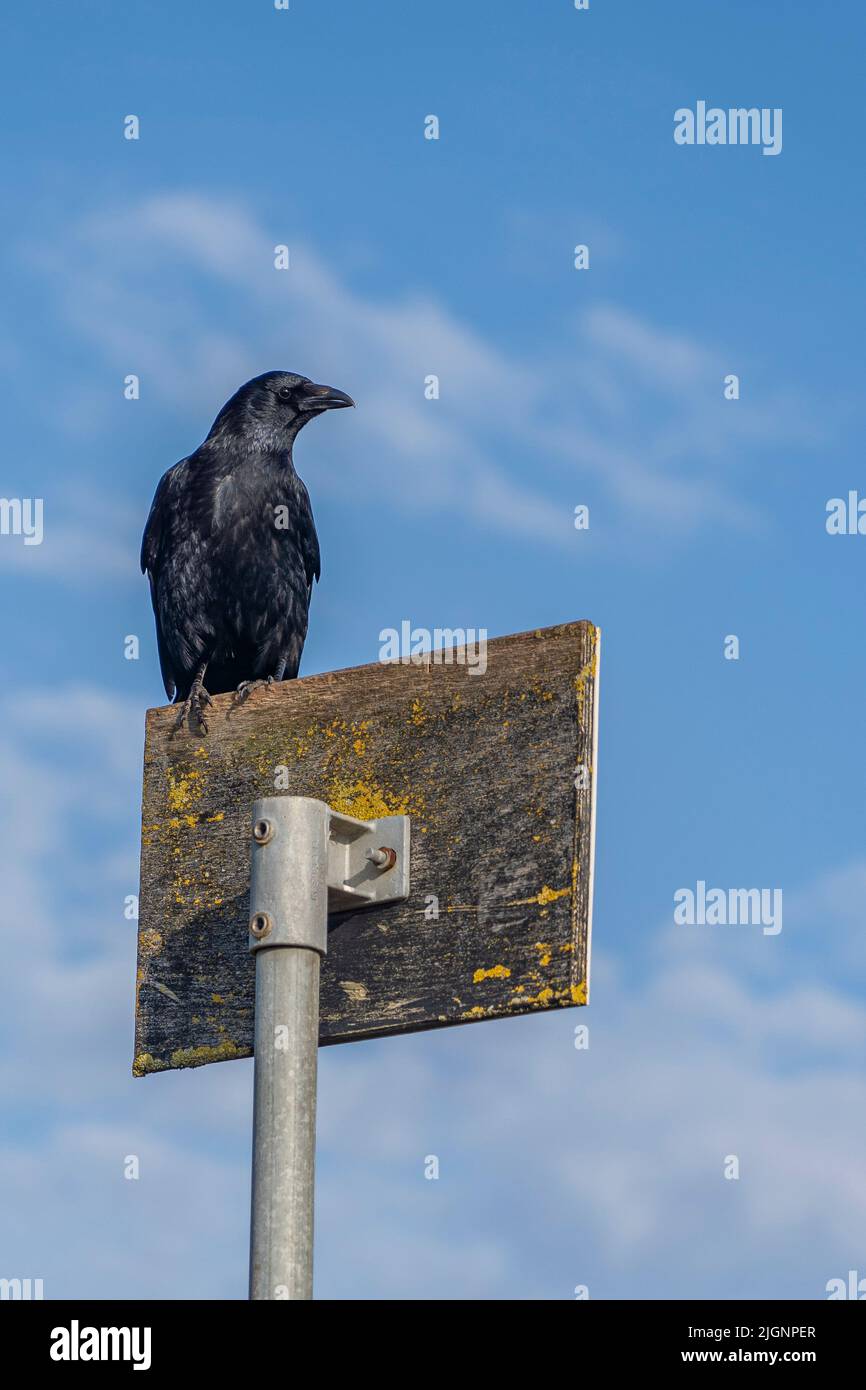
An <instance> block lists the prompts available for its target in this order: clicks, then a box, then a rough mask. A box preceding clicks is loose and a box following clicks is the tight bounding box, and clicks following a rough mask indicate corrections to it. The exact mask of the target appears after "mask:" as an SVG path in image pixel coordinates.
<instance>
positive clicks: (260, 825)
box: [253, 818, 274, 845]
mask: <svg viewBox="0 0 866 1390" xmlns="http://www.w3.org/2000/svg"><path fill="white" fill-rule="evenodd" d="M273 838H274V827H273V826H272V825H271V822H270V821H269V820H264V818H263V819H262V820H257V821H256V823H255V825H254V826H253V839H254V840H255V842H256V844H257V845H266V844H267V843H268V840H272V839H273Z"/></svg>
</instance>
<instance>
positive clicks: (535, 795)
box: [133, 622, 599, 1076]
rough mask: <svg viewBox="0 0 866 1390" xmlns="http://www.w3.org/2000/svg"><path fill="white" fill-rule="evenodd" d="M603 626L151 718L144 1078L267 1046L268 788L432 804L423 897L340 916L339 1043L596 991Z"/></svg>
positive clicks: (324, 1028)
mask: <svg viewBox="0 0 866 1390" xmlns="http://www.w3.org/2000/svg"><path fill="white" fill-rule="evenodd" d="M598 656H599V633H598V629H597V628H595V627H594V626H593V625H592V624H590V623H585V622H581V623H570V624H566V625H563V626H560V627H553V628H546V629H544V630H541V631H537V632H529V633H520V634H518V635H516V636H512V637H502V638H497V639H494V640H492V641H490V642H489V643H488V647H487V669H486V671H485V672H484V674H480V673H476V674H472V673H471V667H470V666H469V665H467V664H458V663H457V662H456V661H455V662H454V663H453V664H440V663H439V662H437V661H435V660H434V661H431V662H430V663H429V664H428V665H417V664H405V665H404V664H401V663H398V662H394V663H389V664H376V665H371V666H361V667H358V668H356V669H354V670H345V671H335V672H330V673H328V674H327V675H321V676H308V677H306V678H304V679H302V680H297V681H287V682H285V683H283V684H280V685H274V686H270V687H266V688H259V689H257V690H256V691H254V692H253V693H252V695H251V696H250V697H249V698H248V699H247V701H246V702H244V703H238V702H237V700H236V697H234V696H232V695H223V696H217V697H215V699H214V703H213V705H212V706H211V709H210V710H209V712H208V719H209V726H210V730H209V733H208V735H207V736H200V735H194V734H191V733H190V732H189V731H188V730H187V729H186V728H184V729H181V730H178V729H177V728H176V724H177V715H178V712H177V709H176V708H174V707H171V706H167V707H164V708H161V709H152V710H149V711H148V714H147V727H146V740H145V753H144V793H143V804H142V852H141V889H140V908H139V938H138V976H137V989H136V1041H135V1058H134V1062H133V1072H134V1074H135V1075H137V1076H141V1075H144V1074H145V1073H147V1072H153V1071H161V1070H164V1069H166V1068H169V1067H185V1066H198V1065H201V1064H203V1063H206V1062H216V1061H223V1060H226V1059H228V1058H232V1057H246V1056H250V1055H252V1051H253V1008H254V979H255V969H254V961H253V959H252V957H251V956H250V953H249V951H248V949H247V928H248V920H249V906H248V897H249V856H250V812H251V807H252V803H253V801H254V800H255V799H256V798H257V797H261V796H273V795H274V794H275V793H276V792H278V791H281V790H282V791H285V792H286V793H287V794H295V795H303V796H314V797H319V798H321V799H322V800H323V801H326V802H328V803H329V804H330V805H331V806H332V807H334V809H335V810H338V811H343V812H345V813H347V814H349V815H352V816H357V817H359V818H362V819H365V818H372V817H375V816H377V815H394V814H407V813H408V814H409V815H410V816H411V817H412V850H411V896H410V898H409V900H408V901H407V902H404V903H397V904H393V905H390V906H387V907H382V908H375V909H372V910H368V911H365V912H360V913H359V912H356V913H352V914H346V915H343V916H342V917H336V918H333V919H332V921H331V925H330V928H329V943H328V954H327V956H326V957H325V959H324V961H323V968H322V994H321V1035H320V1036H321V1042H322V1043H336V1042H349V1041H351V1040H352V1039H358V1038H369V1037H376V1036H381V1035H383V1034H388V1033H401V1032H408V1031H414V1030H416V1029H420V1028H433V1027H437V1026H443V1025H447V1024H456V1023H468V1022H474V1021H479V1020H482V1019H489V1018H495V1017H503V1016H509V1015H512V1014H520V1013H527V1012H530V1011H533V1010H539V1009H549V1008H559V1007H563V1006H569V1005H574V1004H584V1003H586V1001H587V997H588V972H589V938H590V924H591V910H592V857H593V835H594V828H593V820H594V806H595V762H596V752H595V749H596V729H597V693H598Z"/></svg>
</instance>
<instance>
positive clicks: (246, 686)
mask: <svg viewBox="0 0 866 1390" xmlns="http://www.w3.org/2000/svg"><path fill="white" fill-rule="evenodd" d="M285 669H286V659H285V657H283V660H282V661H281V662H280V664H279V666H278V667H277V669H276V671H274V673H273V675H272V676H265V677H263V678H262V679H261V680H257V681H241V683H240V685H239V686H238V701H239V703H241V704H243V702H244V700H246V698H247V697H248V695H250V694H251V692H252V691H253V690H258V688H259V686H260V685H273V684H274V682H275V681H281V680H282V679H283V672H284V671H285Z"/></svg>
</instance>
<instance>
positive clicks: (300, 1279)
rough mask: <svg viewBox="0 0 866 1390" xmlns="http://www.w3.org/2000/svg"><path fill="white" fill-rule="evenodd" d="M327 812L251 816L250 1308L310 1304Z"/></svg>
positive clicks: (275, 803) (273, 805)
mask: <svg viewBox="0 0 866 1390" xmlns="http://www.w3.org/2000/svg"><path fill="white" fill-rule="evenodd" d="M326 813H327V808H326V807H325V806H324V805H323V803H322V802H318V801H313V800H311V799H308V798H305V797H270V798H267V799H266V800H263V801H258V802H256V804H255V806H254V807H253V842H254V843H253V853H252V865H251V875H250V949H251V950H252V951H254V953H255V956H256V1020H255V1100H254V1113H253V1180H252V1211H251V1222H250V1298H251V1299H257V1300H258V1299H309V1298H312V1296H313V1202H314V1175H315V1153H316V1063H317V1057H318V1046H319V960H320V955H321V954H324V951H325V947H326V945H327V843H328V833H327V821H326V819H325V816H326Z"/></svg>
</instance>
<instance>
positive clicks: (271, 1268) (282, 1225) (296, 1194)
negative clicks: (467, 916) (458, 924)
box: [249, 796, 409, 1299]
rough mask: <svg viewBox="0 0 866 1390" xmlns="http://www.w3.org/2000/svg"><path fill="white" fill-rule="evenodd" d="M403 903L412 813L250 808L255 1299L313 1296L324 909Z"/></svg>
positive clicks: (263, 804)
mask: <svg viewBox="0 0 866 1390" xmlns="http://www.w3.org/2000/svg"><path fill="white" fill-rule="evenodd" d="M408 894H409V817H408V816H380V817H379V818H378V819H376V820H372V821H362V820H356V819H355V818H354V817H353V816H346V815H342V814H341V813H340V812H338V811H333V810H332V809H331V808H330V807H329V806H326V805H325V803H324V801H316V800H314V799H313V798H312V797H308V796H270V797H265V798H263V799H262V800H261V801H257V802H256V803H255V805H254V806H253V847H252V858H251V861H250V940H249V945H250V950H251V951H252V952H253V953H254V955H255V958H256V1028H255V1052H256V1062H255V1101H254V1110H253V1183H252V1211H251V1219H250V1298H252V1299H303V1298H312V1296H313V1201H314V1187H315V1165H316V1063H317V1059H318V1048H319V966H320V961H321V957H322V956H323V955H324V954H325V952H326V951H327V949H328V910H329V908H330V909H331V910H332V911H334V912H345V911H347V910H357V909H358V908H364V907H370V906H373V905H375V904H382V903H393V902H402V901H404V900H405V898H406V897H407V896H408Z"/></svg>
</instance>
